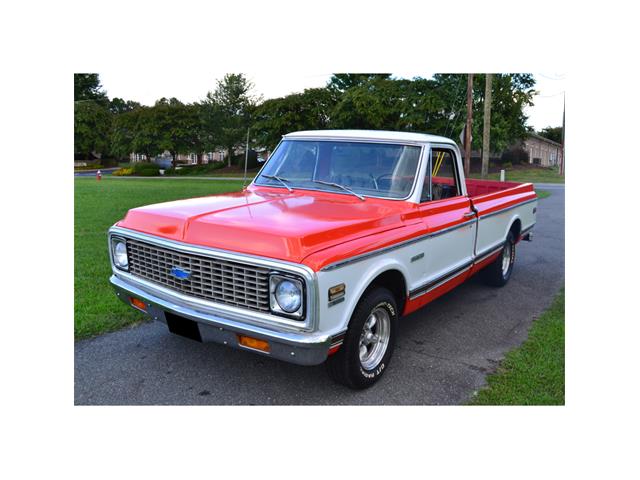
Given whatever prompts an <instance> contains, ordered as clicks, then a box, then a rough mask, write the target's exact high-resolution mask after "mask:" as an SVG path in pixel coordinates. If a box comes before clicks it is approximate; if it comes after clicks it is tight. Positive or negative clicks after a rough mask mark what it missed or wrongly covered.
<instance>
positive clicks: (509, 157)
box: [500, 146, 529, 164]
mask: <svg viewBox="0 0 640 480" xmlns="http://www.w3.org/2000/svg"><path fill="white" fill-rule="evenodd" d="M500 159H501V161H502V162H503V163H507V162H508V163H510V164H526V163H529V153H528V152H527V151H526V150H525V149H523V148H522V147H519V146H518V147H514V148H510V149H508V150H505V151H504V152H502V156H501V157H500Z"/></svg>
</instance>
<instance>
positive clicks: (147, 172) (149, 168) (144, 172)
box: [112, 162, 160, 177]
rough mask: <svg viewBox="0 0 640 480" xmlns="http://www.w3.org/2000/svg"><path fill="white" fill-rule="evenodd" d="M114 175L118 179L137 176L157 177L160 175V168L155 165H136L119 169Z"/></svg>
mask: <svg viewBox="0 0 640 480" xmlns="http://www.w3.org/2000/svg"><path fill="white" fill-rule="evenodd" d="M112 175H115V176H116V177H126V176H129V175H135V176H137V177H156V176H158V175H160V167H159V166H158V165H156V164H155V163H144V162H140V163H134V164H132V165H131V166H130V167H123V168H119V169H118V170H116V171H115V172H113V174H112Z"/></svg>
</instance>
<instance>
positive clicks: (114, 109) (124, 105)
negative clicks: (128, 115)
mask: <svg viewBox="0 0 640 480" xmlns="http://www.w3.org/2000/svg"><path fill="white" fill-rule="evenodd" d="M139 107H140V104H139V103H138V102H133V101H131V100H126V101H125V100H123V99H122V98H118V97H115V98H112V99H111V100H110V101H109V111H110V112H111V113H113V114H115V115H118V114H121V113H125V112H130V111H131V110H134V109H136V108H139Z"/></svg>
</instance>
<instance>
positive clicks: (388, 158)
mask: <svg viewBox="0 0 640 480" xmlns="http://www.w3.org/2000/svg"><path fill="white" fill-rule="evenodd" d="M419 158H420V147H416V146H409V145H393V144H383V143H364V142H337V141H309V140H284V141H282V142H281V143H280V146H279V147H278V148H277V149H276V151H275V152H274V153H273V155H272V156H271V158H270V159H269V162H268V163H267V164H266V165H265V167H264V168H263V169H262V172H260V175H259V176H258V178H256V181H255V183H256V184H257V185H265V186H273V187H281V188H286V186H289V188H292V189H295V188H296V187H298V188H305V189H313V190H323V191H333V192H338V193H344V194H347V195H348V194H353V195H356V196H362V195H369V196H374V197H385V198H406V197H407V196H408V195H409V193H410V192H411V187H412V186H413V180H414V178H415V175H416V169H417V167H418V159H419ZM332 184H333V185H332Z"/></svg>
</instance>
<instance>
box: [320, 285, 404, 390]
mask: <svg viewBox="0 0 640 480" xmlns="http://www.w3.org/2000/svg"><path fill="white" fill-rule="evenodd" d="M378 309H383V310H385V311H386V312H387V314H388V316H389V320H390V322H389V329H388V332H389V341H388V343H387V346H386V350H385V351H384V355H383V356H382V358H381V360H380V361H378V362H377V363H376V364H375V365H374V366H373V367H371V368H368V369H367V368H365V367H363V364H362V363H361V361H360V339H361V334H362V333H363V331H365V322H367V321H368V319H369V316H370V315H371V314H372V313H373V312H374V311H375V310H378ZM379 313H382V314H383V315H384V312H379ZM397 324H398V307H397V305H396V300H395V298H394V297H393V295H392V294H391V292H390V291H389V290H387V289H386V288H382V287H375V288H373V289H372V290H370V291H369V292H367V293H366V294H365V295H364V296H363V297H362V298H361V299H360V301H359V302H358V305H357V306H356V309H355V311H354V312H353V315H352V316H351V321H350V322H349V328H348V330H347V333H346V335H345V338H344V342H343V344H342V346H341V347H340V349H339V350H338V351H337V352H336V353H334V354H333V355H331V356H330V357H329V358H328V359H327V362H326V367H327V372H328V373H329V376H330V377H331V378H332V379H333V380H335V381H336V382H338V383H341V384H343V385H346V386H347V387H349V388H353V389H357V390H360V389H364V388H368V387H370V386H371V385H373V384H374V383H376V382H377V381H378V380H379V379H380V377H381V376H382V375H383V373H384V372H385V370H386V369H387V367H388V366H389V361H390V360H391V356H392V355H393V349H394V346H395V341H396V332H397Z"/></svg>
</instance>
